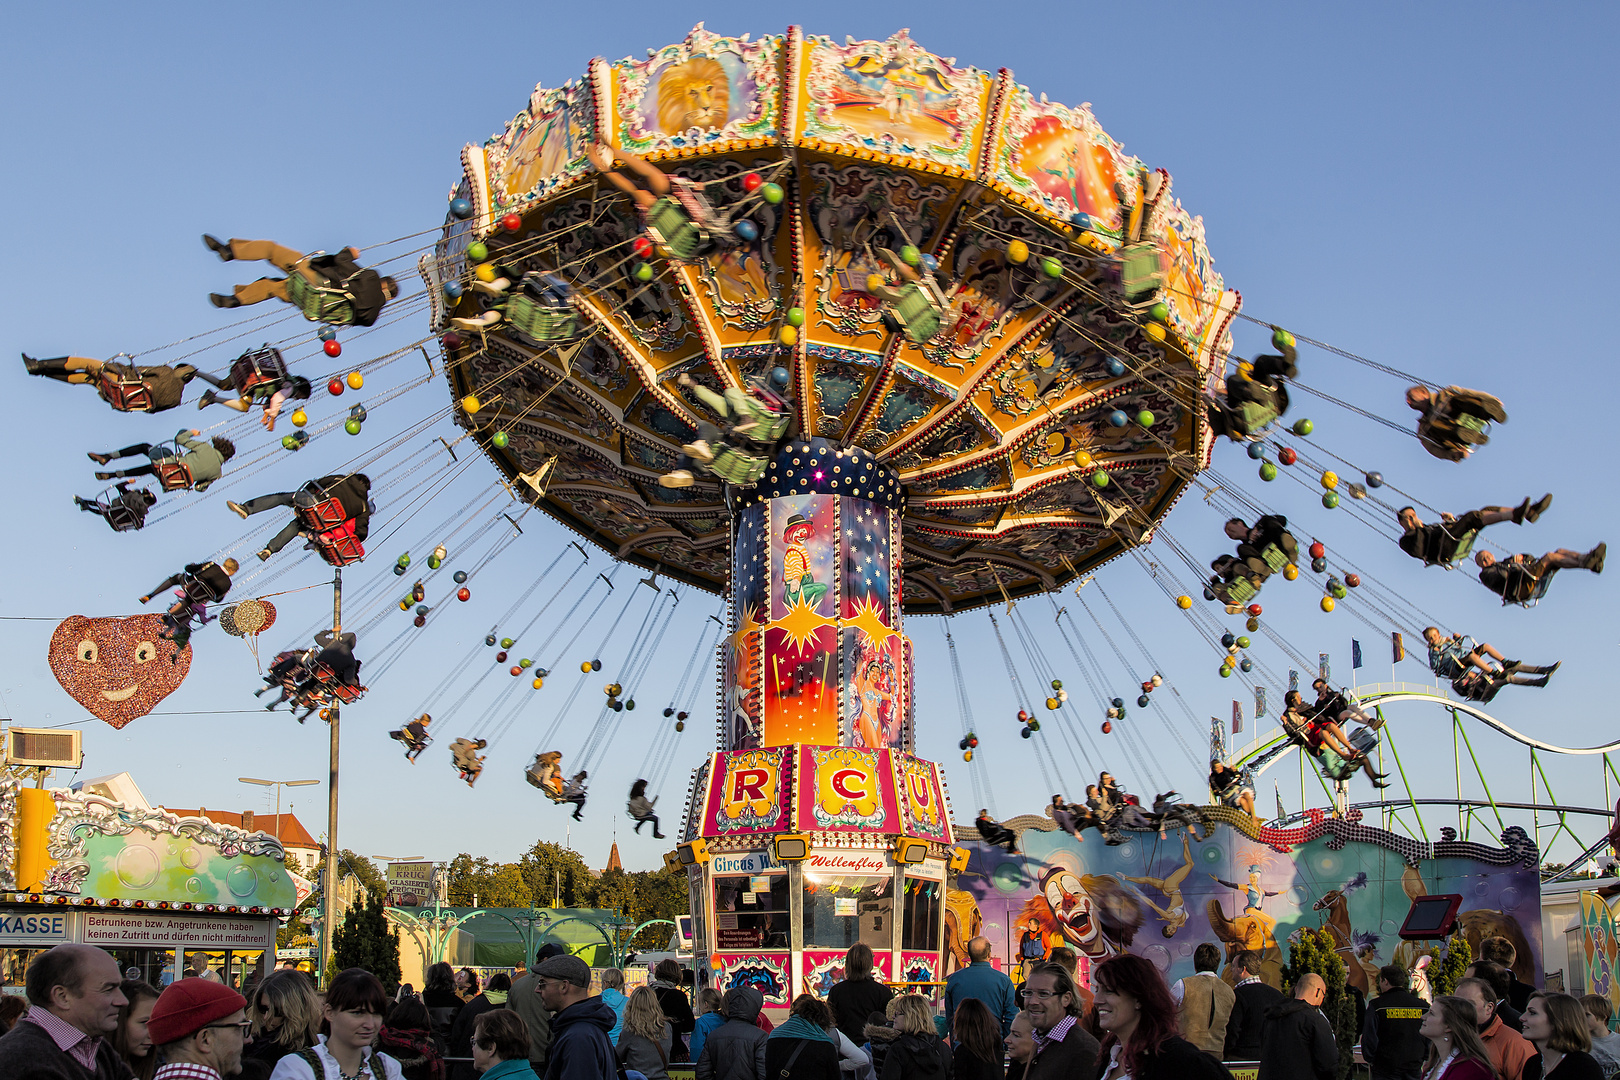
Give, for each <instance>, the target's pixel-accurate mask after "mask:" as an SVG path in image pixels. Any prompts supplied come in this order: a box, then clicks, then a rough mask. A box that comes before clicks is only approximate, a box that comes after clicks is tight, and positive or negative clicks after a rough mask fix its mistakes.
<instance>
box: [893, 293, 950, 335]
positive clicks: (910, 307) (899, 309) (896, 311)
mask: <svg viewBox="0 0 1620 1080" xmlns="http://www.w3.org/2000/svg"><path fill="white" fill-rule="evenodd" d="M943 310H944V305H943V303H941V302H940V301H939V300H937V299H936V298H935V297H933V296H931V295H930V294H929V290H927V289H925V288H924V287H923V285H922V283H920V282H916V281H908V282H906V283H905V285H903V286H902V287H901V288H900V295H899V297H898V298H897V299H896V300H895V302H894V306H893V307H891V308H890V309H889V313H890V314H891V315H892V316H893V317H894V321H895V322H896V323H897V324H898V325H899V327H900V330H901V332H902V333H904V334H905V335H906V337H907V338H909V339H911V342H912V343H913V344H915V345H922V344H925V343H927V342H929V341H931V340H933V339H934V338H935V337H937V336H938V335H939V332H940V330H942V329H943V328H944V326H945V318H944V315H943V314H942V312H943Z"/></svg>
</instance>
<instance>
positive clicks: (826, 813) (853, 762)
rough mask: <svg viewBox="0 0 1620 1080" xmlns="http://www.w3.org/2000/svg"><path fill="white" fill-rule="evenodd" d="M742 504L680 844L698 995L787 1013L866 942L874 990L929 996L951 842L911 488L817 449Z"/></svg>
mask: <svg viewBox="0 0 1620 1080" xmlns="http://www.w3.org/2000/svg"><path fill="white" fill-rule="evenodd" d="M731 507H732V538H733V539H732V563H731V597H730V599H731V624H730V626H731V633H730V635H729V637H728V638H727V639H726V640H725V642H724V644H723V646H722V649H721V679H720V684H721V693H720V710H719V716H718V731H717V736H718V737H717V742H718V745H719V746H720V750H719V752H717V753H716V754H714V755H712V756H711V758H710V759H709V761H708V762H707V763H706V764H705V765H704V766H702V767H701V768H699V769H698V771H697V773H696V774H695V775H694V781H693V786H692V791H691V795H690V798H689V803H688V807H689V808H688V814H687V822H686V828H685V832H684V834H683V844H682V855H683V858H689V859H691V860H692V863H691V865H692V866H693V867H694V872H693V873H692V875H691V883H692V911H693V913H694V916H695V917H696V920H697V924H698V925H697V926H695V927H694V952H695V953H696V954H697V955H698V958H699V961H700V964H701V966H700V975H699V979H700V984H701V983H702V982H703V981H704V980H707V981H708V982H709V983H711V984H713V985H717V986H719V987H720V988H721V989H722V990H724V989H726V988H729V987H731V986H735V985H749V986H754V987H756V988H758V989H759V990H761V991H762V992H763V993H764V994H765V999H766V1005H767V1007H769V1008H773V1009H782V1008H785V1007H786V1006H787V1005H788V1004H789V1002H790V1001H791V1000H792V998H793V997H794V996H796V995H797V994H798V993H801V992H805V991H809V992H812V993H816V994H825V993H826V992H827V991H828V990H829V989H830V988H831V986H832V985H833V984H834V983H836V982H837V981H838V979H840V978H841V977H842V976H843V969H844V962H845V955H846V953H847V952H848V951H849V949H850V948H851V946H853V945H856V944H858V943H860V944H865V945H868V946H870V947H871V949H872V951H873V954H874V958H875V968H876V970H875V971H874V976H875V977H876V978H878V979H879V980H882V981H885V982H890V983H895V984H900V983H910V984H914V985H915V987H916V989H918V990H920V991H921V992H924V993H932V992H933V991H934V990H935V986H934V985H933V984H935V983H937V981H938V980H939V978H941V973H942V971H943V965H942V963H941V952H942V948H943V934H944V929H943V911H944V891H945V871H946V864H947V862H948V860H949V857H950V846H951V841H952V834H951V826H950V815H949V807H948V804H947V801H946V796H945V788H944V777H943V774H942V773H941V770H940V769H939V767H938V766H937V765H935V764H934V763H932V762H928V761H923V760H921V759H919V758H917V757H915V756H913V754H912V753H911V751H912V748H913V746H914V743H915V736H916V718H915V715H914V712H913V709H912V700H913V699H912V654H911V643H910V641H909V640H907V638H906V637H905V635H904V633H903V632H902V630H901V625H900V603H901V582H900V575H899V572H898V571H899V550H900V549H899V545H900V529H901V517H902V514H903V511H904V491H903V489H902V486H901V484H900V482H899V479H898V477H896V476H895V475H894V474H893V473H892V472H891V471H890V470H889V469H887V468H886V467H885V466H884V465H882V464H881V463H880V462H878V461H877V460H876V459H875V458H873V457H872V456H871V455H870V454H868V453H866V452H865V451H862V450H859V449H855V448H848V447H837V446H835V445H833V444H831V443H829V442H827V441H826V440H823V439H810V440H806V441H799V442H792V443H789V444H787V445H786V446H784V447H783V448H782V449H781V450H780V451H779V452H778V454H777V457H776V459H775V461H774V462H773V463H772V465H771V467H770V468H769V470H768V471H767V473H766V475H765V476H764V478H763V479H762V480H761V481H760V482H759V484H758V485H757V486H756V487H754V488H751V489H733V490H732V499H731ZM699 870H700V871H701V872H698V871H699Z"/></svg>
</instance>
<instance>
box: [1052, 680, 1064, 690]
mask: <svg viewBox="0 0 1620 1080" xmlns="http://www.w3.org/2000/svg"><path fill="white" fill-rule="evenodd" d="M1052 689H1054V690H1061V689H1063V680H1062V679H1053V680H1052Z"/></svg>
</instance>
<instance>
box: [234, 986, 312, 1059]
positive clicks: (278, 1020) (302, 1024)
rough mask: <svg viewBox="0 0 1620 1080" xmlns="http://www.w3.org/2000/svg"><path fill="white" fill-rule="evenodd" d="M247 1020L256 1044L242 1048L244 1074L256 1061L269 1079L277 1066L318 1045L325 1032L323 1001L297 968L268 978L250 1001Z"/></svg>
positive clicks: (254, 992) (255, 990) (253, 1042)
mask: <svg viewBox="0 0 1620 1080" xmlns="http://www.w3.org/2000/svg"><path fill="white" fill-rule="evenodd" d="M247 1018H248V1020H249V1021H250V1022H251V1023H252V1024H253V1041H252V1042H250V1043H248V1044H247V1046H245V1047H243V1049H242V1066H243V1072H244V1073H247V1072H248V1071H249V1069H250V1068H252V1066H253V1064H254V1063H255V1062H257V1063H259V1067H260V1069H259V1072H258V1075H260V1076H269V1075H270V1070H271V1069H274V1068H275V1067H276V1063H277V1062H279V1061H280V1060H281V1059H282V1058H284V1057H286V1056H287V1055H288V1054H296V1053H298V1052H299V1051H300V1050H306V1049H308V1048H309V1047H311V1046H314V1045H315V1039H316V1036H317V1035H319V1034H320V1030H321V999H320V997H319V995H317V994H316V993H315V985H314V984H313V983H312V982H310V981H309V976H308V975H305V974H304V973H303V972H302V971H298V970H296V969H294V968H283V969H281V970H280V971H272V972H271V973H270V974H268V975H266V976H265V977H264V978H263V979H262V980H261V981H260V983H259V985H258V987H257V988H255V989H254V991H253V995H252V996H251V997H250V998H248V1007H247Z"/></svg>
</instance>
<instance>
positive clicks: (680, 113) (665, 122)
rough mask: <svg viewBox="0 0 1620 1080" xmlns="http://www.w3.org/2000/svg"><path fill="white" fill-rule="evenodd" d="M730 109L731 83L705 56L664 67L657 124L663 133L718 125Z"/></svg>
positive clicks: (716, 62)
mask: <svg viewBox="0 0 1620 1080" xmlns="http://www.w3.org/2000/svg"><path fill="white" fill-rule="evenodd" d="M730 110H731V84H730V83H729V82H728V81H727V79H726V71H725V69H724V68H722V67H721V66H720V63H719V61H716V60H711V59H710V58H709V57H707V56H695V57H693V58H692V59H690V60H687V61H684V62H682V63H679V64H675V65H672V66H671V67H668V68H665V69H664V73H663V75H662V76H661V77H660V78H659V80H658V126H659V128H660V129H661V130H663V131H664V132H666V133H670V134H673V133H675V132H680V131H690V130H691V129H692V128H702V129H704V130H711V129H713V128H717V127H721V126H723V125H724V124H725V122H726V116H727V114H728V113H729V112H730Z"/></svg>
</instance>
